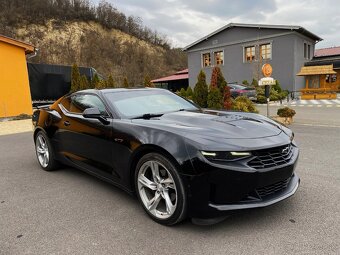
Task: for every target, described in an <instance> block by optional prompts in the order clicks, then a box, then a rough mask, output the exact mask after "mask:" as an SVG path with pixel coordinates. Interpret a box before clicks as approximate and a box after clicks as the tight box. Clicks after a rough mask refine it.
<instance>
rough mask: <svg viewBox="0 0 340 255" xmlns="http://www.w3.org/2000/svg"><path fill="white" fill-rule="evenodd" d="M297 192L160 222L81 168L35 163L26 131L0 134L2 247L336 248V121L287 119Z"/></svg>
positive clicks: (58, 250)
mask: <svg viewBox="0 0 340 255" xmlns="http://www.w3.org/2000/svg"><path fill="white" fill-rule="evenodd" d="M292 128H293V130H294V131H295V133H296V138H297V141H298V143H299V144H300V147H301V155H300V162H299V165H298V168H297V173H298V174H299V175H300V177H301V179H302V182H301V187H300V189H299V190H298V192H297V194H296V195H295V196H293V197H292V198H289V199H288V200H286V201H284V202H282V203H280V204H277V205H274V206H271V207H269V208H265V209H258V210H250V211H243V212H241V213H238V214H235V215H233V216H231V217H230V218H228V219H227V220H225V221H224V222H222V223H219V224H217V225H214V226H206V227H203V226H197V225H193V224H192V223H191V222H190V221H186V222H184V223H182V224H180V225H178V226H175V227H164V226H161V225H158V224H156V223H154V222H153V221H151V220H150V219H149V218H148V217H147V216H146V215H145V214H144V212H143V210H142V209H141V207H140V206H139V205H138V203H137V201H136V200H135V199H134V198H132V197H130V196H129V195H127V194H125V193H124V192H122V191H121V190H119V189H117V188H115V187H113V186H110V185H109V184H107V183H105V182H103V181H100V180H98V179H96V178H94V177H91V176H89V175H87V174H85V173H82V172H80V171H77V170H74V169H70V168H65V169H63V170H60V171H57V172H52V173H48V172H44V171H42V170H41V169H40V168H39V166H38V165H37V162H36V160H35V155H34V152H33V143H32V138H31V133H22V134H17V135H8V136H0V174H1V177H0V202H1V203H0V254H340V241H339V240H340V239H339V236H340V201H339V200H340V167H339V166H340V156H339V155H340V150H339V148H340V135H339V134H340V128H336V127H333V128H327V127H306V126H301V125H295V126H292Z"/></svg>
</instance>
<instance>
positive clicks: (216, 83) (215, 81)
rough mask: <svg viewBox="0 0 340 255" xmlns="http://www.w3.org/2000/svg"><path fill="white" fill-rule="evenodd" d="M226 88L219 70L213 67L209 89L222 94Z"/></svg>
mask: <svg viewBox="0 0 340 255" xmlns="http://www.w3.org/2000/svg"><path fill="white" fill-rule="evenodd" d="M225 86H227V82H226V81H225V79H224V76H223V74H222V71H221V69H220V68H219V67H218V66H215V67H214V69H213V70H212V74H211V82H210V87H211V88H214V87H216V88H218V89H219V90H220V92H221V94H222V95H223V94H224V88H225Z"/></svg>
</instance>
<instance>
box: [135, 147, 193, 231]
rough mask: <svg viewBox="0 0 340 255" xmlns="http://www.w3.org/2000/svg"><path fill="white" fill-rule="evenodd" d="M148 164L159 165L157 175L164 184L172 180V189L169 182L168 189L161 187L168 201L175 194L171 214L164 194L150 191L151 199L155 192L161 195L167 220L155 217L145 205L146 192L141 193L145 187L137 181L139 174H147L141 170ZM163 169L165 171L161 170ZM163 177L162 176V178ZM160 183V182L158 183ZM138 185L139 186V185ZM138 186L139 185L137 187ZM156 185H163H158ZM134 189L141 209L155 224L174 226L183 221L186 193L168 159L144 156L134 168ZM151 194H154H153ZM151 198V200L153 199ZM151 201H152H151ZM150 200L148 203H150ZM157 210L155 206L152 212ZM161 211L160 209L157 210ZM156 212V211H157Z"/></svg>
mask: <svg viewBox="0 0 340 255" xmlns="http://www.w3.org/2000/svg"><path fill="white" fill-rule="evenodd" d="M150 162H156V163H157V164H159V167H160V168H159V174H160V176H161V178H163V177H164V178H163V179H162V180H163V181H164V182H166V180H170V179H171V178H172V181H173V182H172V184H174V187H172V184H170V182H167V183H166V184H169V187H168V188H167V187H165V186H164V187H163V192H164V193H165V192H166V193H167V194H168V196H167V198H168V199H169V198H170V197H171V196H172V199H173V197H174V196H176V195H173V194H174V193H176V194H177V196H176V199H174V200H175V201H176V203H175V204H176V206H175V209H174V210H173V212H172V213H171V215H170V213H169V214H168V211H167V209H168V207H167V204H168V203H167V201H169V200H167V199H165V194H164V193H162V191H158V190H157V191H153V190H151V189H150V195H151V196H150V197H152V196H153V195H154V196H155V197H156V192H158V193H159V194H161V195H162V198H161V199H163V200H164V201H163V203H164V206H163V207H164V208H163V209H164V210H165V211H166V212H163V213H164V215H166V214H168V215H166V216H165V217H167V218H161V217H164V215H162V216H161V217H157V216H155V213H152V212H151V211H150V210H149V209H148V208H147V207H146V205H145V195H146V192H145V191H142V189H145V187H142V188H141V186H143V184H141V182H140V181H139V177H140V176H141V173H142V172H143V171H144V172H145V173H147V172H146V171H147V170H143V169H145V168H147V166H146V167H145V165H147V164H149V163H150ZM163 167H165V169H163ZM149 170H150V171H151V172H152V173H153V171H152V170H151V167H150V168H149ZM169 174H170V175H171V178H170V176H169ZM162 175H163V176H162ZM152 179H154V177H152V178H150V180H152ZM160 182H161V181H160ZM139 183H140V184H139ZM138 184H139V185H138ZM157 185H163V184H160V183H158V184H157ZM135 187H136V194H137V197H138V200H139V202H140V203H141V205H142V207H143V208H144V210H145V212H146V213H147V214H148V215H149V216H150V217H151V218H152V219H153V220H154V221H156V222H157V223H160V224H162V225H167V226H170V225H174V224H176V223H179V222H180V221H182V220H183V219H185V216H186V209H187V198H186V191H185V188H184V185H183V182H182V180H181V177H180V176H179V174H178V172H177V169H176V166H175V164H173V163H172V162H171V161H170V160H169V159H168V158H166V157H165V156H163V155H161V154H158V153H149V154H146V155H144V156H143V157H142V158H141V159H140V160H139V162H138V164H137V166H136V171H135ZM160 189H162V187H160ZM146 190H148V188H146ZM166 190H167V191H166ZM153 192H155V193H154V194H153ZM171 192H173V193H172V194H171V196H169V194H170V193H171ZM142 196H143V197H144V202H143V199H142ZM155 197H153V198H155ZM151 200H152V199H151ZM151 200H150V201H151ZM160 203H161V202H159V203H158V207H161V206H162V204H160ZM172 203H173V201H171V204H172ZM156 210H157V206H156V208H155V209H154V210H153V211H156ZM159 210H161V209H159ZM157 211H158V210H157Z"/></svg>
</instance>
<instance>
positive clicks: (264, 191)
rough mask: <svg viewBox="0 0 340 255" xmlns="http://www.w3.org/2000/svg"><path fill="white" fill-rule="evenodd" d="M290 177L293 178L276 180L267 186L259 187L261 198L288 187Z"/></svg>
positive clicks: (257, 190) (258, 192) (258, 191)
mask: <svg viewBox="0 0 340 255" xmlns="http://www.w3.org/2000/svg"><path fill="white" fill-rule="evenodd" d="M290 179H291V178H288V179H286V180H283V181H279V182H276V183H274V184H271V185H268V186H265V187H262V188H257V189H256V192H257V194H258V195H259V196H260V198H264V197H266V196H269V195H271V194H274V193H276V192H279V191H281V190H284V189H285V188H287V186H288V184H289V181H290Z"/></svg>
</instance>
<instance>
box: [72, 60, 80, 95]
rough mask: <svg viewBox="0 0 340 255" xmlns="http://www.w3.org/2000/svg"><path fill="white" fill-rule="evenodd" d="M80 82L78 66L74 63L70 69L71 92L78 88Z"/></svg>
mask: <svg viewBox="0 0 340 255" xmlns="http://www.w3.org/2000/svg"><path fill="white" fill-rule="evenodd" d="M80 83H81V77H80V72H79V68H78V66H77V65H76V64H74V65H73V66H72V71H71V90H70V91H71V92H76V91H78V90H80V89H81V88H80V86H81V85H80Z"/></svg>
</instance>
